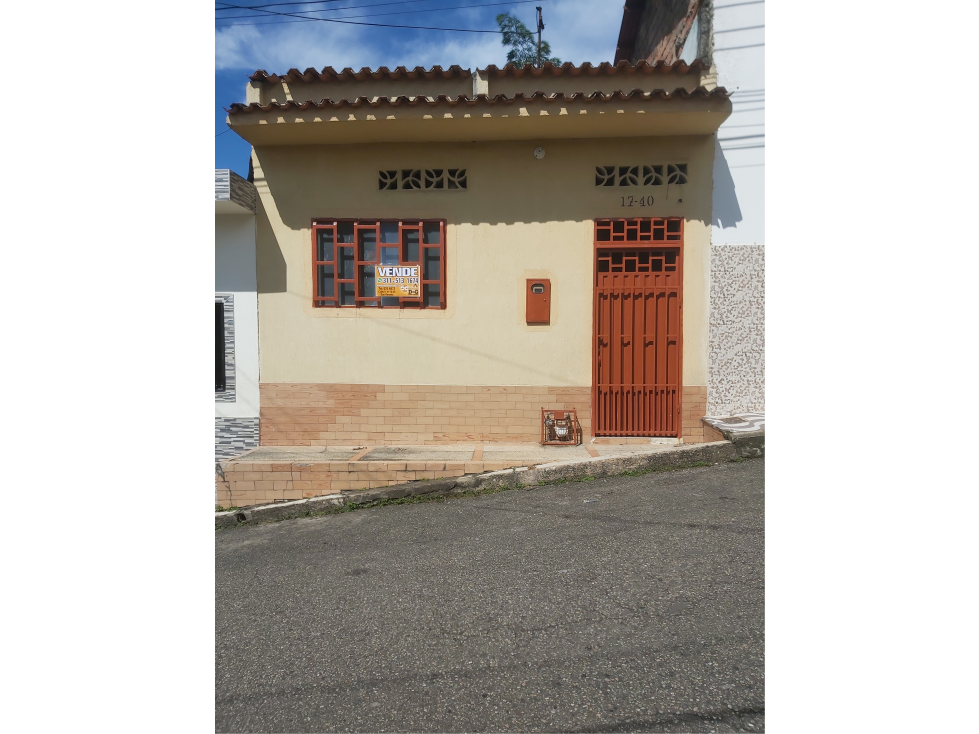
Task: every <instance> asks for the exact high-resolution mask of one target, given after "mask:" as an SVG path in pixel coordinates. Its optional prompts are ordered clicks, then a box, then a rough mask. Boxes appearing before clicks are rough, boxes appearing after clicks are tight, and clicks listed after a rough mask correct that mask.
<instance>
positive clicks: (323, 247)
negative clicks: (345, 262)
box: [316, 229, 333, 263]
mask: <svg viewBox="0 0 979 734" xmlns="http://www.w3.org/2000/svg"><path fill="white" fill-rule="evenodd" d="M318 237H319V247H318V249H317V252H316V259H317V260H320V261H322V262H328V263H331V262H333V230H332V229H321V230H319V235H318Z"/></svg>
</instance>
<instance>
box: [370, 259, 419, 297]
mask: <svg viewBox="0 0 979 734" xmlns="http://www.w3.org/2000/svg"><path fill="white" fill-rule="evenodd" d="M374 272H375V275H376V278H377V280H376V282H377V295H379V296H395V297H397V298H420V297H421V266H420V265H378V266H376V267H375V269H374Z"/></svg>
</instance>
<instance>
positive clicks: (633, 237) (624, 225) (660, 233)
mask: <svg viewBox="0 0 979 734" xmlns="http://www.w3.org/2000/svg"><path fill="white" fill-rule="evenodd" d="M682 239H683V219H682V217H664V218H652V219H650V218H636V219H596V220H595V242H596V244H602V243H604V242H680V241H682Z"/></svg>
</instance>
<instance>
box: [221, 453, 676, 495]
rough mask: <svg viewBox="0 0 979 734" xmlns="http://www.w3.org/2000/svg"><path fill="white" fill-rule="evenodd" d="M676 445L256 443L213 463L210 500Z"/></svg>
mask: <svg viewBox="0 0 979 734" xmlns="http://www.w3.org/2000/svg"><path fill="white" fill-rule="evenodd" d="M606 441H611V439H606ZM678 445H679V442H678V441H677V440H676V439H623V440H622V441H621V442H617V443H610V442H603V443H598V442H597V441H596V442H595V443H588V444H582V445H580V446H541V445H540V444H538V443H512V444H485V445H484V444H481V443H480V444H446V445H443V446H376V447H371V446H261V447H259V448H256V449H252V450H251V451H246V452H245V453H243V454H240V455H238V456H236V457H234V458H233V459H231V460H229V461H224V462H221V463H220V464H219V465H218V469H219V471H218V492H217V501H218V503H220V504H221V505H223V506H226V507H246V506H251V505H257V504H266V503H270V502H282V501H288V500H299V499H304V498H308V497H316V496H321V495H326V494H331V493H335V492H337V491H346V490H357V489H375V488H378V487H387V486H392V485H395V484H403V483H405V482H413V481H419V480H425V479H442V478H452V477H462V476H465V475H467V474H482V473H484V472H493V471H501V470H504V469H514V468H522V467H534V466H538V465H541V464H552V463H555V462H569V461H571V462H576V461H587V460H590V459H596V458H616V457H627V456H644V455H649V454H656V453H659V452H663V451H670V450H672V449H675V448H676V447H677V446H678Z"/></svg>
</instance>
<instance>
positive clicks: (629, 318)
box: [592, 219, 683, 436]
mask: <svg viewBox="0 0 979 734" xmlns="http://www.w3.org/2000/svg"><path fill="white" fill-rule="evenodd" d="M682 226H683V225H682V220H680V219H630V220H598V221H596V237H595V239H596V242H595V245H596V247H595V311H594V347H593V359H594V361H593V375H594V376H593V388H592V421H593V427H594V433H595V435H596V436H679V435H680V425H681V423H680V394H681V389H680V369H681V356H682V355H681V344H682V341H681V337H680V324H681V319H680V299H681V287H680V286H681V283H682V277H683V274H682V259H683V258H682ZM619 243H623V244H619ZM623 245H624V246H623Z"/></svg>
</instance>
